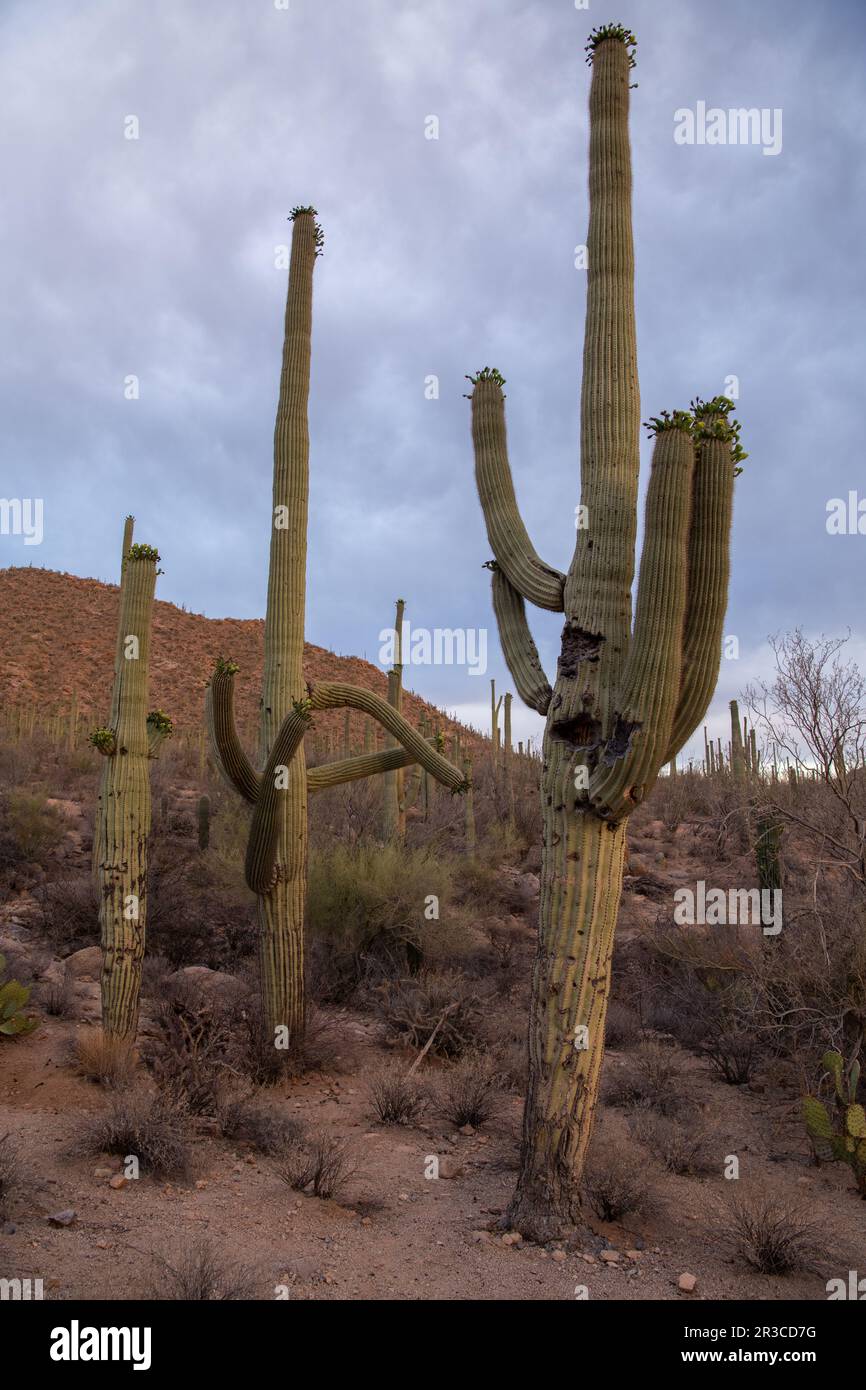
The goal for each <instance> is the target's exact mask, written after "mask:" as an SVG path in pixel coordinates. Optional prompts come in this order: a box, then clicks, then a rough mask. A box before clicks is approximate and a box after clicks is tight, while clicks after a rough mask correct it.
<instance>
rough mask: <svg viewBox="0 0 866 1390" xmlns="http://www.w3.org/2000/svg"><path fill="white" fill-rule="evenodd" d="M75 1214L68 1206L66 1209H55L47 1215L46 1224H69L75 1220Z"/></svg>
mask: <svg viewBox="0 0 866 1390" xmlns="http://www.w3.org/2000/svg"><path fill="white" fill-rule="evenodd" d="M75 1215H76V1214H75V1212H74V1211H73V1209H72V1207H69V1208H68V1209H67V1210H66V1211H55V1212H54V1213H53V1214H52V1215H51V1216H49V1218H48V1224H49V1226H71V1225H72V1223H73V1221H74V1220H75Z"/></svg>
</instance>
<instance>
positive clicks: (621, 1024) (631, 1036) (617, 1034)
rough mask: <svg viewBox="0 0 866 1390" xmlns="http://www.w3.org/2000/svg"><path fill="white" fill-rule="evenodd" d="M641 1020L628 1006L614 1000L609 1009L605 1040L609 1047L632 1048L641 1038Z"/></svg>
mask: <svg viewBox="0 0 866 1390" xmlns="http://www.w3.org/2000/svg"><path fill="white" fill-rule="evenodd" d="M640 1032H641V1028H640V1019H639V1017H638V1015H637V1014H636V1013H635V1011H634V1009H630V1008H629V1007H628V1005H627V1004H620V1003H618V1002H617V1001H616V1000H613V1001H612V1002H611V1003H610V1004H609V1005H608V1008H607V1022H606V1024H605V1029H604V1040H605V1045H606V1046H607V1047H613V1048H619V1047H630V1046H632V1044H633V1043H636V1042H637V1040H638V1038H639V1037H640Z"/></svg>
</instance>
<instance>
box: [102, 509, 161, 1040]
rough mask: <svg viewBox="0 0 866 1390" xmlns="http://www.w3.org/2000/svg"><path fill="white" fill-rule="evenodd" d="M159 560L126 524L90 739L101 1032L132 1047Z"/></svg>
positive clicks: (157, 722)
mask: <svg viewBox="0 0 866 1390" xmlns="http://www.w3.org/2000/svg"><path fill="white" fill-rule="evenodd" d="M158 563H159V555H158V554H157V552H156V551H155V550H154V548H153V547H152V546H149V545H133V544H132V518H131V517H128V518H127V523H126V530H125V533H124V553H123V561H122V572H121V582H120V618H119V622H118V636H117V648H116V654H115V675H114V693H113V696H112V706H111V721H110V724H109V725H108V726H106V727H104V728H101V729H97V730H95V732H94V733H93V734H92V735H91V742H92V743H93V744H94V746H95V747H96V748H97V749H98V751H99V752H100V753H101V754H102V755H103V756H104V758H105V763H104V766H103V772H102V783H101V788H100V795H99V803H98V806H97V815H96V824H95V828H94V836H93V870H94V879H95V882H96V885H97V889H98V892H99V924H100V936H101V942H102V950H103V965H102V979H101V987H102V1026H103V1029H104V1030H105V1032H106V1033H109V1034H111V1035H112V1036H115V1037H118V1038H123V1039H125V1040H128V1041H130V1042H131V1041H133V1040H134V1038H135V1034H136V1030H137V1027H138V1006H139V995H140V991H141V966H142V960H143V958H144V940H145V923H146V904H147V839H148V835H149V833H150V816H151V806H150V767H149V760H150V758H153V757H156V754H157V751H158V749H159V745H160V744H161V743H162V741H163V739H164V738H166V737H167V736H168V735H169V734H170V733H171V721H170V720H169V719H168V718H167V716H166V715H164V714H163V713H162V712H161V711H154V712H152V713H151V714H148V713H147V684H148V662H149V658H150V625H151V616H152V612H153V595H154V590H155V587H156V576H157V565H158Z"/></svg>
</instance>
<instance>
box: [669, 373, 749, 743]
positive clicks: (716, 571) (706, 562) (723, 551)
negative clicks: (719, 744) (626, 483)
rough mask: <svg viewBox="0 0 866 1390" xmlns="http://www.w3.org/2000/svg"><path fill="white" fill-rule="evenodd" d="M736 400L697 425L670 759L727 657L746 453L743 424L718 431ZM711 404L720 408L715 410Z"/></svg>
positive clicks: (720, 403)
mask: <svg viewBox="0 0 866 1390" xmlns="http://www.w3.org/2000/svg"><path fill="white" fill-rule="evenodd" d="M696 404H697V407H698V410H699V411H701V409H702V407H701V403H696ZM731 406H732V402H730V401H726V400H725V398H724V397H717V398H716V400H715V401H714V402H711V403H710V407H709V408H710V409H711V413H714V414H715V417H716V418H715V421H710V420H707V419H706V416H705V414H703V413H699V414H698V415H697V417H696V427H695V431H694V433H695V435H696V441H695V447H696V451H697V453H696V458H695V474H694V488H693V494H692V524H691V529H690V532H689V563H688V602H687V606H686V622H685V630H684V634H683V659H682V672H681V676H680V694H679V700H678V703H677V712H676V715H675V716H674V723H673V728H672V730H671V736H670V741H669V744H668V757H672V756H673V755H674V754H675V753H676V752H677V751H678V749H680V748H682V747H683V745H684V744H685V743H686V742H687V741H688V739H689V738H690V737H691V735H692V734H693V733H694V731H695V729H696V728H697V727H698V725H699V724H700V722H701V720H702V719H703V717H704V715H705V713H706V711H707V708H708V706H709V703H710V700H711V699H712V695H713V691H714V690H715V688H716V682H717V680H718V678H719V665H720V662H721V657H722V634H723V626H724V621H725V611H726V609H727V606H728V579H729V575H730V537H731V515H732V511H733V498H734V477H735V476H736V473H737V472H738V471H739V463H740V460H741V459H742V458H744V457H745V455H744V454H743V451H742V449H741V448H740V445H739V427H738V426H737V425H736V422H735V421H730V422H728V423H727V430H725V429H724V428H723V429H722V430H721V432H718V433H717V432H715V425H716V424H717V423H718V417H719V415H721V416H722V417H723V418H724V419H725V420H726V421H727V412H728V410H730V408H731ZM712 407H716V409H715V411H714V412H713V411H712Z"/></svg>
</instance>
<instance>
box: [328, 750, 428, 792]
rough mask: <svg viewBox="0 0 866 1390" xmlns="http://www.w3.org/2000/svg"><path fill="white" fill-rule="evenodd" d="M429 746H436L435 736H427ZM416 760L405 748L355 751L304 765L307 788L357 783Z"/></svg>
mask: <svg viewBox="0 0 866 1390" xmlns="http://www.w3.org/2000/svg"><path fill="white" fill-rule="evenodd" d="M427 742H428V743H429V744H430V746H431V747H432V748H437V749H438V747H439V743H437V741H436V739H435V738H433V739H428V740H427ZM417 761H418V759H417V758H416V757H415V755H414V754H413V753H411V752H410V751H409V750H408V749H407V748H386V749H384V750H383V751H381V752H379V753H359V754H358V756H357V757H354V758H340V759H339V760H338V761H337V762H333V763H320V764H319V766H318V767H310V768H307V790H308V791H311V792H317V791H323V790H325V789H326V788H327V787H338V786H340V785H341V784H342V783H343V782H357V781H359V779H360V778H362V777H375V776H376V774H377V773H379V772H394V771H396V770H397V768H401V767H411V766H412V764H413V763H417Z"/></svg>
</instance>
